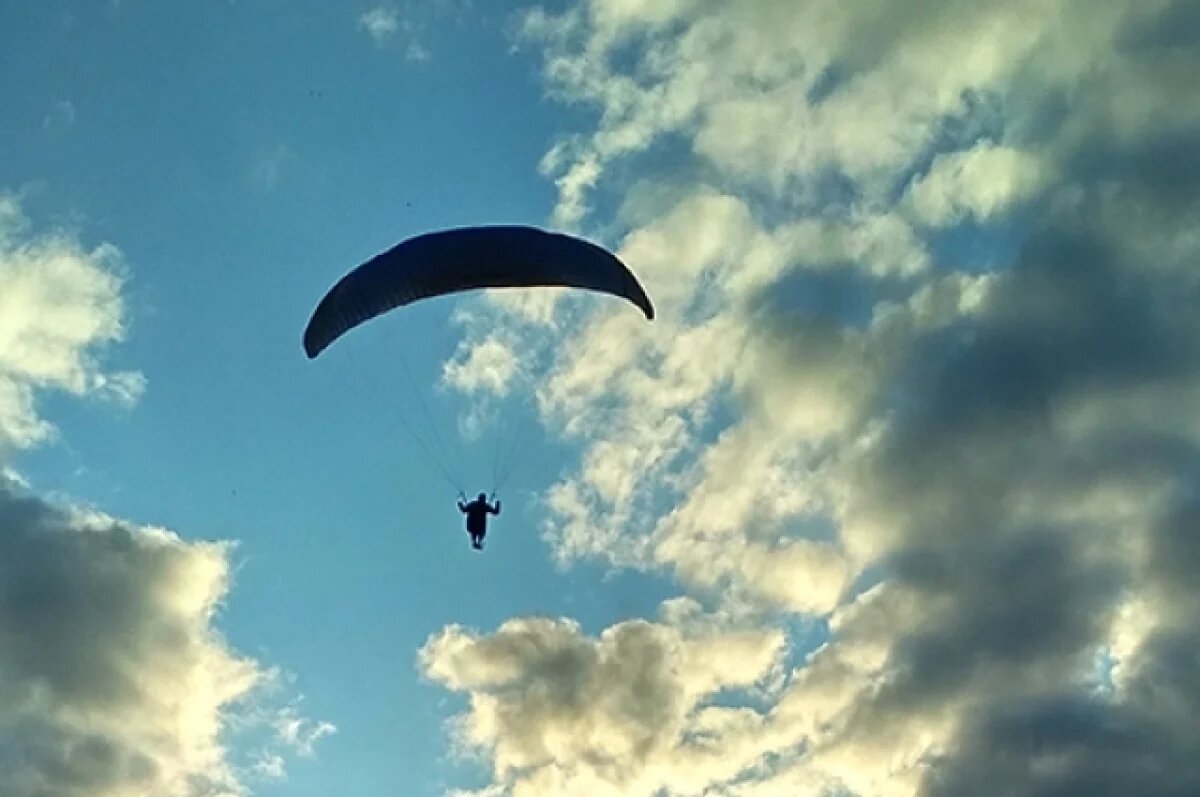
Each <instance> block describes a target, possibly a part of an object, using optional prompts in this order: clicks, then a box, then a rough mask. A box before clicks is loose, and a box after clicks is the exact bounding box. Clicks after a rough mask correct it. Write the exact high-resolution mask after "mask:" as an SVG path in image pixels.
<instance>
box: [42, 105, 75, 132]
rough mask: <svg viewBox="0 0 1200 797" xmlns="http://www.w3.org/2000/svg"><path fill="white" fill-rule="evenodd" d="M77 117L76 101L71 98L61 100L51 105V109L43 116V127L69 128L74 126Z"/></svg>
mask: <svg viewBox="0 0 1200 797" xmlns="http://www.w3.org/2000/svg"><path fill="white" fill-rule="evenodd" d="M75 119H76V113H75V103H73V102H71V101H70V100H59V101H58V102H55V103H54V105H53V106H51V108H50V111H49V112H48V113H47V114H46V116H45V117H43V119H42V129H43V130H68V129H70V128H71V127H74V125H75Z"/></svg>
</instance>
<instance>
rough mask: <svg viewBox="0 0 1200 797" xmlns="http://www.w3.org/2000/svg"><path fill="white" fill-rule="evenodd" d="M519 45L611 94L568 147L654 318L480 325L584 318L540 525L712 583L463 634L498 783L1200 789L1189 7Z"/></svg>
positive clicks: (552, 391)
mask: <svg viewBox="0 0 1200 797" xmlns="http://www.w3.org/2000/svg"><path fill="white" fill-rule="evenodd" d="M521 29H522V35H523V37H524V41H525V42H526V43H527V44H532V45H533V46H537V47H540V48H541V49H542V51H543V52H544V77H545V80H546V82H547V85H548V87H549V90H550V91H551V93H552V94H553V95H554V96H555V97H557V98H559V99H562V100H565V101H571V102H577V103H582V104H584V105H586V106H589V107H592V108H593V109H595V111H596V116H595V119H596V124H595V127H594V129H592V130H590V131H586V132H580V133H578V134H576V135H573V136H570V137H568V138H565V139H563V140H562V141H561V142H560V143H559V144H557V145H556V146H555V147H554V148H553V149H552V150H551V151H550V152H549V153H548V154H547V156H546V158H545V160H544V162H543V168H544V170H545V172H546V174H547V175H548V176H550V177H551V178H552V179H554V180H555V181H556V184H557V186H558V189H559V202H558V205H557V207H556V209H555V214H554V220H555V223H556V224H559V225H565V226H579V225H583V224H585V223H587V222H588V221H589V220H593V219H594V220H596V221H592V222H591V223H592V224H595V225H598V226H600V229H601V230H602V231H603V232H604V234H605V235H607V236H608V237H609V239H610V240H611V241H613V242H615V243H617V244H618V248H619V253H620V255H621V256H622V257H623V258H624V259H625V260H626V261H627V262H628V263H629V264H630V265H631V267H632V268H633V269H634V271H636V272H637V273H638V274H639V275H640V276H641V277H643V278H644V281H645V283H646V286H647V289H648V291H649V292H650V294H651V295H652V296H653V297H654V298H655V301H656V304H657V305H658V307H659V311H660V312H659V317H658V319H656V321H655V322H654V323H653V324H649V325H648V324H645V323H644V322H642V321H641V320H640V319H637V318H634V317H633V314H631V313H626V312H621V310H622V308H611V307H609V306H607V305H601V304H596V305H588V307H589V308H594V309H593V310H592V311H591V312H588V313H584V314H582V316H581V315H580V314H579V313H575V312H566V311H565V309H566V308H575V307H577V305H574V304H572V302H574V301H576V300H575V299H563V298H561V297H556V298H555V300H554V307H551V308H550V309H549V311H547V310H546V308H540V309H539V310H538V316H537V317H536V318H535V317H534V314H532V313H529V312H526V311H525V310H526V308H523V307H521V306H513V305H501V304H498V303H493V304H491V305H487V306H484V307H481V308H479V309H478V312H480V313H485V314H490V315H491V316H492V317H493V318H494V319H495V320H496V322H497V323H498V324H500V325H502V327H503V336H504V337H505V339H519V338H520V336H521V335H523V334H524V335H525V336H526V339H527V340H531V341H532V340H536V339H537V337H538V335H535V334H533V332H532V331H531V330H532V329H533V328H534V327H533V325H535V324H538V325H541V326H540V327H539V329H540V330H541V331H540V333H539V334H540V335H541V337H543V338H544V337H546V336H545V333H544V326H545V325H546V324H550V325H552V326H554V327H555V328H556V334H555V335H554V338H555V341H556V343H555V346H556V348H555V349H554V351H553V357H554V360H553V365H552V366H551V367H550V368H549V369H548V370H547V371H546V372H545V373H544V374H543V376H542V378H541V380H540V383H539V385H538V388H537V390H538V399H539V403H540V407H541V410H542V414H543V418H544V420H545V422H546V423H547V424H548V425H549V426H550V427H551V428H552V429H554V430H556V431H558V432H559V433H561V434H562V435H563V436H565V437H567V438H569V439H574V440H576V441H577V442H578V444H579V446H580V448H581V452H582V453H581V457H580V461H579V463H578V466H577V467H576V468H575V469H574V470H573V471H572V472H571V473H569V474H568V475H567V476H565V477H564V478H563V479H562V480H561V481H560V482H559V483H557V484H555V485H554V486H552V487H551V488H550V489H549V491H548V492H547V494H546V495H545V496H544V501H545V507H546V516H547V521H546V525H545V536H546V539H547V542H548V544H549V545H550V546H551V549H552V550H553V552H554V554H555V556H556V557H557V558H558V559H559V560H560V561H561V562H562V563H563V564H564V565H568V564H570V563H571V562H573V561H577V560H592V561H600V562H605V563H608V564H609V565H611V566H614V567H635V568H643V569H654V570H659V571H663V572H666V573H668V574H670V575H672V576H673V577H674V578H676V579H677V582H678V583H679V584H680V586H681V588H682V589H684V590H686V591H687V592H688V593H689V594H690V595H691V596H693V597H692V598H688V599H684V600H685V603H686V605H688V606H691V607H692V609H691V610H689V611H687V612H683V613H680V612H679V611H676V609H678V606H675V605H674V604H672V605H670V606H668V607H665V608H664V613H663V616H662V617H660V618H658V619H656V620H655V621H653V622H650V621H646V622H643V623H633V624H621V625H618V626H614V627H613V628H610V629H607V630H606V631H604V632H602V633H600V634H599V635H598V636H596V637H589V636H587V635H585V634H583V633H582V632H581V631H580V630H579V628H578V627H577V626H574V625H573V624H571V623H570V622H569V621H566V620H545V621H529V620H514V621H511V622H510V623H508V624H506V625H504V626H502V627H501V628H499V629H497V630H496V631H494V632H492V633H490V634H489V633H479V632H467V631H464V630H462V629H456V628H450V629H447V630H446V631H444V632H443V633H442V634H440V635H437V636H435V637H434V638H432V639H431V640H430V642H429V643H428V645H427V646H426V648H425V650H424V651H423V653H422V658H421V661H422V666H423V668H424V671H425V672H426V674H427V675H429V676H430V677H431V678H433V679H434V680H435V681H437V682H440V683H443V684H444V685H445V686H446V687H447V688H449V689H452V690H455V691H459V692H462V693H464V694H465V695H466V696H467V699H468V706H467V709H466V711H465V713H464V714H463V715H462V717H461V718H460V720H459V723H458V724H457V725H456V726H455V730H454V733H455V738H456V740H457V742H458V743H459V744H461V745H463V746H465V747H466V748H467V749H471V750H475V751H479V752H482V753H483V754H484V755H487V756H490V759H489V760H490V761H491V762H492V763H493V770H492V774H493V777H492V783H491V785H489V786H487V787H485V788H484V789H483V791H481V792H479V793H481V794H488V795H513V797H540V796H541V795H551V794H563V793H588V794H606V793H612V794H617V793H620V794H625V795H646V797H651V796H652V795H659V794H672V795H675V794H678V795H700V794H704V795H722V797H725V796H728V797H743V795H744V796H747V797H749V796H751V795H767V794H780V793H788V794H813V795H818V794H831V793H837V794H843V793H849V794H856V795H864V796H865V795H889V796H890V795H943V794H944V795H952V794H962V793H966V792H969V793H972V794H979V795H990V794H996V795H1001V794H1056V795H1064V794H1070V795H1074V794H1078V795H1085V794H1086V795H1097V794H1099V795H1107V794H1113V795H1117V794H1127V793H1130V792H1137V793H1155V794H1180V795H1182V794H1189V793H1194V792H1196V791H1198V790H1200V767H1198V766H1197V764H1196V763H1195V761H1194V759H1195V756H1194V751H1195V750H1197V749H1200V735H1198V734H1197V731H1196V729H1195V723H1194V722H1193V721H1192V720H1191V719H1190V718H1191V717H1194V716H1195V714H1194V712H1195V711H1196V709H1197V708H1198V706H1197V703H1198V701H1200V682H1198V677H1200V667H1197V666H1196V662H1197V661H1200V625H1198V624H1197V621H1196V619H1195V618H1196V617H1197V616H1200V615H1198V614H1197V610H1198V609H1200V605H1198V599H1197V597H1196V593H1195V589H1194V586H1195V583H1196V573H1197V572H1200V531H1198V527H1197V524H1196V518H1197V517H1198V514H1197V509H1196V507H1197V502H1198V500H1200V490H1198V487H1200V484H1198V483H1197V474H1198V473H1200V470H1198V469H1197V465H1198V464H1200V457H1198V456H1197V455H1198V453H1200V452H1198V448H1197V445H1198V443H1200V426H1198V424H1197V423H1196V420H1195V417H1194V415H1195V413H1194V410H1193V408H1194V406H1195V402H1196V400H1197V397H1198V393H1197V390H1198V387H1200V334H1198V333H1200V329H1197V325H1198V319H1200V315H1198V314H1197V313H1196V309H1195V308H1196V307H1197V306H1200V304H1198V300H1200V286H1198V284H1197V276H1196V275H1197V274H1198V273H1200V272H1197V269H1196V266H1197V263H1198V260H1200V236H1198V235H1197V233H1196V232H1195V231H1196V230H1197V229H1200V224H1198V222H1200V200H1198V199H1197V197H1200V191H1198V190H1197V189H1200V169H1197V168H1196V167H1195V166H1194V165H1193V164H1196V163H1197V161H1196V158H1195V157H1194V153H1195V152H1196V151H1198V150H1200V103H1197V102H1196V101H1195V96H1194V94H1195V92H1194V87H1193V83H1194V81H1193V80H1192V78H1191V77H1190V76H1192V75H1194V74H1195V73H1196V72H1197V70H1198V69H1200V12H1197V10H1196V8H1195V4H1190V3H1186V2H1168V1H1167V0H1160V1H1154V2H1148V3H1147V2H1137V3H1134V2H1112V3H1105V4H1095V3H1089V2H1065V3H1056V4H1050V5H1047V4H1045V3H1041V2H1032V1H1027V0H1007V1H1006V2H998V3H990V4H986V5H983V4H979V3H974V2H956V1H955V0H945V1H944V2H939V3H899V4H897V3H883V2H880V3H859V4H845V3H836V2H807V3H795V2H783V1H782V0H778V1H775V2H770V1H768V0H760V1H758V2H746V3H736V4H728V3H715V2H705V0H669V1H665V2H663V1H658V2H651V1H650V0H646V1H645V2H615V1H612V0H592V1H591V2H586V3H582V4H579V5H578V6H575V7H573V8H572V9H570V10H568V11H565V12H563V13H551V12H547V11H542V10H534V11H532V12H529V13H527V14H526V15H525V16H524V17H523V23H522V26H521ZM580 318H582V320H579V319H580ZM495 328H496V327H495V326H493V327H492V329H493V330H494V329H495ZM489 334H496V333H495V332H492V333H489ZM477 345H478V346H480V347H484V346H486V345H487V340H486V339H485V338H483V337H480V338H479V340H478V341H477ZM512 349H513V350H521V347H519V346H514V347H512ZM486 353H487V350H486V349H485V348H480V353H478V354H474V353H472V351H471V349H470V347H466V351H465V352H464V353H462V354H460V356H459V357H458V358H457V360H456V363H455V367H456V369H457V370H455V373H456V375H457V377H456V378H457V380H458V381H459V382H460V383H462V384H464V385H471V386H472V387H473V388H474V389H475V390H476V391H478V390H479V389H480V386H485V385H487V384H488V382H487V379H486V378H485V375H483V374H481V375H480V376H479V377H477V378H474V379H471V378H468V376H467V373H468V372H467V371H464V370H462V369H467V368H469V364H470V363H472V362H479V363H484V362H487V361H488V358H487V357H486V356H485V355H486ZM693 601H699V602H700V604H702V605H703V606H705V607H706V609H705V610H703V611H701V610H700V609H699V608H698V604H695V603H693ZM797 623H799V624H800V625H801V626H802V627H804V628H810V627H812V624H818V627H821V628H824V629H827V631H826V633H825V634H823V635H822V640H821V642H820V643H819V644H818V645H817V646H815V647H812V646H810V645H806V644H805V643H804V642H803V640H804V639H806V638H807V637H806V636H804V635H801V634H797V632H795V630H794V629H795V627H796V624H797ZM699 629H704V630H699ZM772 632H774V633H783V634H784V637H783V638H782V639H783V640H784V641H779V640H778V639H776V638H773V637H771V638H772V639H776V641H774V642H772V643H771V644H770V645H767V646H766V648H763V650H769V652H763V653H761V655H760V654H758V653H754V652H752V651H743V652H739V650H740V649H739V648H738V646H737V645H735V644H733V643H732V642H729V641H726V640H725V639H724V637H722V636H720V635H721V634H732V633H737V634H746V635H749V636H750V637H753V636H754V635H756V634H757V635H762V637H761V638H768V637H770V634H771V633H772ZM705 634H712V635H715V636H711V637H709V636H705ZM697 635H698V636H697ZM697 638H699V639H710V638H711V639H720V640H721V641H720V642H714V643H713V645H714V648H716V649H720V650H723V651H726V652H728V654H729V656H730V657H731V660H730V663H729V664H728V666H723V667H721V668H720V669H719V670H717V671H716V672H715V673H714V672H712V671H710V670H708V669H707V666H708V663H707V662H705V661H697V659H696V658H695V657H691V656H689V655H687V653H686V649H687V647H688V645H689V644H691V643H690V642H689V641H688V640H694V639H697ZM739 638H741V637H739ZM810 648H811V649H810ZM648 651H652V652H648ZM735 660H736V661H735ZM622 668H628V669H627V670H625V669H622ZM664 669H665V671H666V673H669V674H664ZM610 671H612V672H625V673H627V674H626V675H624V676H621V677H612V676H610V675H609V674H608V673H609V672H610ZM692 679H695V680H696V682H701V683H705V684H707V685H708V688H707V690H703V689H702V690H695V689H693V690H691V691H689V689H688V688H687V686H686V684H688V683H690V682H691V681H692ZM618 683H619V684H620V685H621V686H620V688H618V687H616V686H615V685H614V684H618ZM601 684H609V686H600V685H601ZM754 684H758V685H757V686H754V687H753V688H752V689H751V690H750V691H751V692H753V694H749V693H746V691H745V690H747V688H748V685H750V686H753V685H754ZM626 689H628V690H629V691H626ZM723 690H724V691H723ZM739 690H740V691H739ZM730 695H734V696H736V698H737V699H732V700H731V699H729V697H730ZM643 712H649V713H648V714H644V713H643Z"/></svg>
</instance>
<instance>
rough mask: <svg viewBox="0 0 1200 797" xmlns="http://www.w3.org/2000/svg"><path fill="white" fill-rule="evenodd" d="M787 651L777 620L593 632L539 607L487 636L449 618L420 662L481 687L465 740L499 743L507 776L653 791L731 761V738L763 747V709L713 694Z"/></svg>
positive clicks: (642, 625) (473, 688)
mask: <svg viewBox="0 0 1200 797" xmlns="http://www.w3.org/2000/svg"><path fill="white" fill-rule="evenodd" d="M782 651H783V638H782V635H781V634H780V633H779V632H776V631H770V630H767V631H736V630H726V631H719V630H707V631H705V632H695V631H693V632H691V633H688V632H685V631H683V630H681V629H680V628H678V627H675V626H672V625H669V624H663V623H650V622H645V621H630V622H626V623H622V624H620V625H617V626H613V627H612V628H609V629H607V630H605V631H604V633H603V634H601V636H600V637H599V638H595V639H593V638H589V637H587V636H586V635H584V634H583V633H582V631H581V630H580V628H579V626H578V625H576V624H574V623H572V622H569V621H562V620H551V619H533V618H530V619H520V620H512V621H509V622H507V623H505V624H504V625H503V626H501V627H500V628H499V629H497V631H496V632H495V633H494V634H491V635H487V636H478V635H475V634H472V633H470V632H468V631H466V630H465V629H462V628H459V627H450V628H447V629H445V630H444V631H443V632H442V633H440V634H438V635H436V636H434V637H432V638H430V640H429V641H428V642H427V643H426V645H425V647H424V648H423V649H422V651H421V666H422V669H423V671H424V673H425V674H426V675H427V676H428V677H430V678H432V679H433V680H435V681H437V682H439V683H442V684H444V685H446V686H447V687H448V688H450V689H454V690H458V691H467V692H469V693H470V694H471V705H470V708H469V710H468V711H467V713H466V714H465V715H464V716H463V717H462V718H461V719H460V721H459V723H458V733H459V734H460V742H461V743H462V744H463V745H465V746H466V747H468V748H471V747H479V748H483V749H485V750H487V751H489V752H490V753H491V754H492V757H493V761H494V766H495V773H496V777H497V779H498V781H500V782H502V783H507V784H510V785H512V786H514V787H515V788H516V789H518V793H519V790H520V789H522V788H528V787H527V786H519V785H517V784H521V783H524V784H537V785H536V786H535V787H534V789H535V791H536V790H537V789H551V790H557V791H560V792H570V793H588V794H619V793H622V790H627V791H626V792H625V793H634V794H642V793H647V794H648V793H653V792H654V791H655V790H656V789H659V788H677V787H678V786H679V784H680V780H679V777H680V773H682V772H687V770H686V769H685V768H684V767H682V766H681V765H684V764H686V765H690V766H691V767H698V768H701V769H702V770H704V769H712V770H718V771H719V770H721V769H728V768H729V766H730V763H731V762H730V761H729V760H728V759H725V760H723V758H722V757H721V756H716V755H714V754H713V750H714V748H715V747H717V746H719V745H720V744H721V743H722V742H725V741H727V740H730V739H734V738H737V739H738V740H739V741H740V743H742V744H743V745H745V746H746V747H747V749H748V750H749V748H751V747H753V745H752V744H751V742H750V739H749V738H748V732H750V731H752V730H753V729H754V726H755V725H757V724H758V722H759V719H758V718H756V717H755V716H754V714H753V712H742V711H738V710H731V709H724V708H721V707H718V706H714V705H711V701H710V700H709V698H711V697H713V696H714V695H715V694H716V693H718V692H719V691H722V690H742V689H748V688H750V687H753V686H754V685H755V684H757V683H759V682H760V681H761V680H762V679H764V677H766V676H767V675H769V674H770V672H771V671H772V669H773V667H774V666H775V665H777V663H778V661H779V657H780V655H781V653H782ZM704 779H705V775H701V774H699V772H696V771H693V772H691V773H690V774H688V775H685V776H684V780H685V781H686V780H691V781H692V782H700V783H702V782H703V781H704ZM531 793H532V792H531Z"/></svg>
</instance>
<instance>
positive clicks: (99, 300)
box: [0, 195, 145, 456]
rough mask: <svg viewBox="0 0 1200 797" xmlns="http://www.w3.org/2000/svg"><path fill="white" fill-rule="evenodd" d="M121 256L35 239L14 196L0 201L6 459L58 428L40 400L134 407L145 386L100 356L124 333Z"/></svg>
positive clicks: (1, 433) (0, 404) (1, 422)
mask: <svg viewBox="0 0 1200 797" xmlns="http://www.w3.org/2000/svg"><path fill="white" fill-rule="evenodd" d="M121 273H122V267H121V256H120V252H119V251H118V250H117V249H116V248H115V247H113V246H111V245H107V244H104V245H101V246H98V247H96V248H95V249H92V250H91V251H88V250H86V249H84V248H83V247H82V246H81V245H80V243H79V242H78V241H77V240H75V239H74V238H73V237H71V236H70V235H68V234H66V233H62V232H57V233H43V234H35V233H33V232H32V231H31V229H30V225H29V222H28V220H27V219H26V218H25V217H24V215H23V214H22V212H21V208H20V206H19V204H18V203H17V200H16V199H15V198H14V197H12V196H11V195H0V284H2V285H3V286H4V289H3V291H0V456H4V455H6V454H8V453H10V452H11V451H13V450H14V449H17V448H25V447H28V446H31V445H34V444H36V443H38V442H41V441H43V440H45V439H47V438H48V437H50V436H51V435H53V433H54V427H53V426H52V424H51V423H50V422H48V421H46V420H45V419H43V418H41V417H40V416H39V415H38V413H37V407H36V400H35V396H36V392H37V391H38V390H43V389H57V390H65V391H69V392H71V393H75V394H77V395H84V394H94V395H100V396H109V397H112V398H115V399H117V400H119V401H121V402H123V403H126V404H129V403H132V402H134V401H136V400H137V398H138V396H140V395H141V393H142V390H143V389H144V387H145V381H144V379H143V378H142V376H141V375H140V374H137V373H120V372H117V373H110V372H106V371H105V370H104V369H103V368H102V367H101V365H100V363H99V361H98V359H97V357H96V354H95V352H96V350H98V349H100V348H101V347H103V346H104V345H105V344H109V343H112V342H115V341H118V340H120V339H121V338H122V337H123V336H124V333H125V307H124V302H123V299H122V296H121V287H122V282H123V280H122V276H121Z"/></svg>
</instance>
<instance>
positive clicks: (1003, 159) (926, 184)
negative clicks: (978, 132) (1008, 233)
mask: <svg viewBox="0 0 1200 797" xmlns="http://www.w3.org/2000/svg"><path fill="white" fill-rule="evenodd" d="M1051 179H1053V175H1052V174H1049V173H1047V169H1046V167H1045V166H1043V165H1042V164H1041V163H1039V161H1038V159H1037V158H1036V157H1035V156H1033V155H1031V154H1029V153H1026V152H1021V151H1020V150H1017V149H1013V148H1012V147H997V146H995V145H993V144H992V143H991V142H987V141H982V142H980V143H978V144H976V145H975V146H974V147H972V148H971V149H969V150H966V151H964V152H955V153H952V154H949V155H938V156H937V157H936V158H934V161H933V165H932V166H931V167H930V170H929V174H927V175H925V176H924V177H922V178H921V179H920V180H919V181H917V182H914V183H913V184H912V185H911V186H909V189H908V193H909V201H910V203H911V205H912V207H913V210H914V211H915V212H916V214H917V217H918V218H919V219H920V220H921V221H923V222H924V223H926V224H932V225H938V226H942V225H946V224H950V223H953V222H957V221H960V220H961V219H962V218H963V217H964V216H972V217H974V218H977V219H979V220H981V221H986V220H988V219H989V218H992V217H993V216H995V215H997V214H1000V213H1003V212H1005V211H1006V210H1008V209H1009V208H1010V207H1011V206H1012V205H1014V204H1016V203H1019V202H1022V201H1025V200H1027V199H1031V198H1033V197H1035V196H1037V195H1038V194H1040V193H1041V192H1042V190H1043V189H1044V187H1045V186H1046V184H1047V183H1048V182H1049V181H1050V180H1051Z"/></svg>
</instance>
